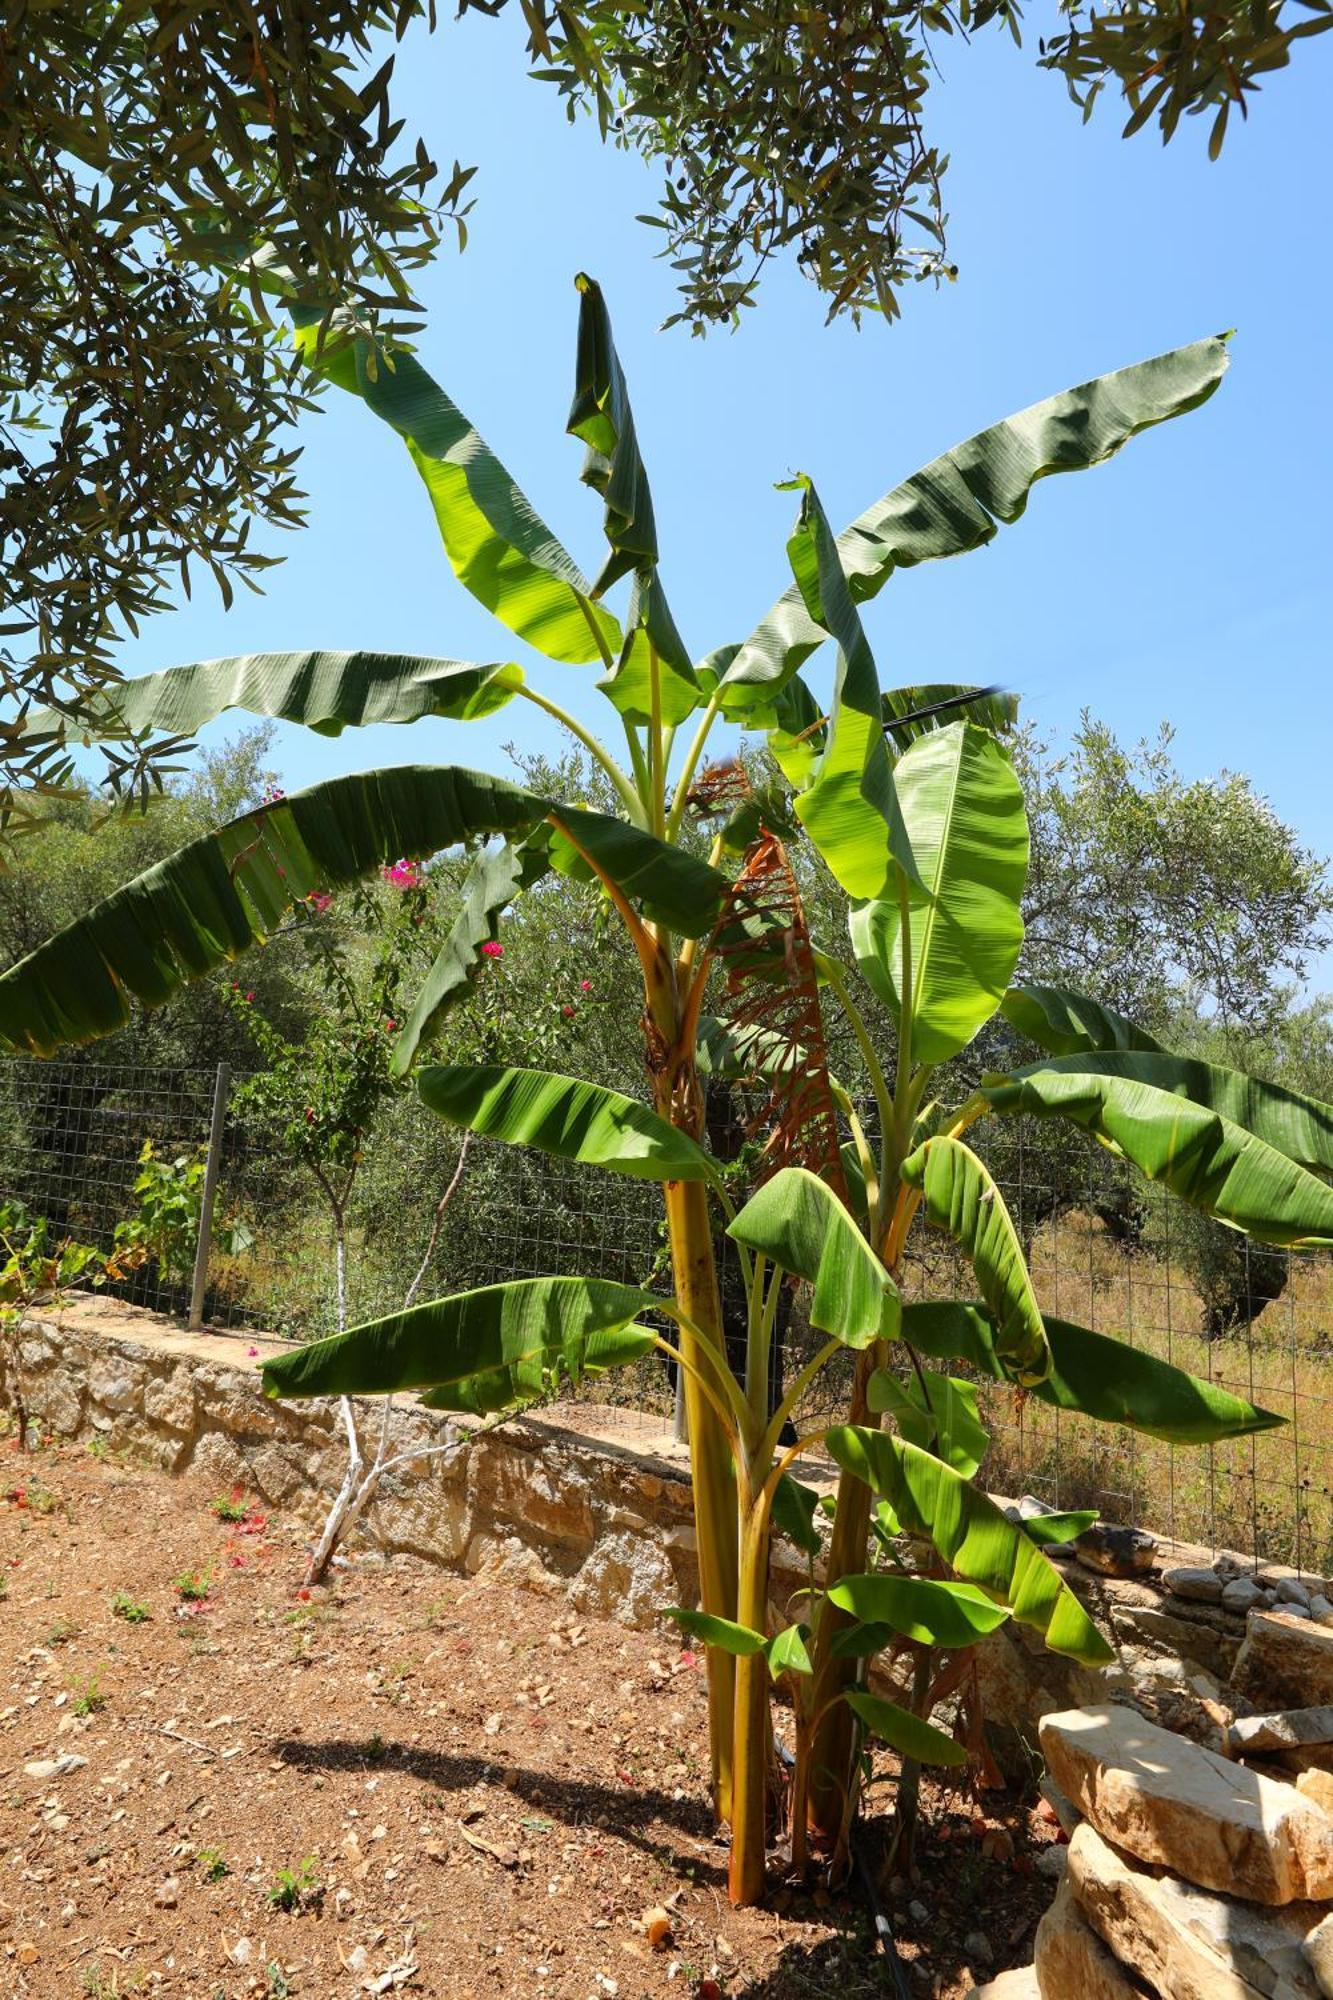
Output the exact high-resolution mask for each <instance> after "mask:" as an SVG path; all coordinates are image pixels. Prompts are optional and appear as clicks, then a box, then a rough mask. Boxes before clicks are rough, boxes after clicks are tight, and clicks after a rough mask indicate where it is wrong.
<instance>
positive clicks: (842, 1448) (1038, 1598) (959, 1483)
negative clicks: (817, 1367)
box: [827, 1424, 1115, 1666]
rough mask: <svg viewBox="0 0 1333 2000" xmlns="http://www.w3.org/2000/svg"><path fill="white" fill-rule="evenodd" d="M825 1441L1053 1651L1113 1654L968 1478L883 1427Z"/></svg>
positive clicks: (845, 1431) (1094, 1656) (844, 1429)
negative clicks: (1038, 1635) (1041, 1637)
mask: <svg viewBox="0 0 1333 2000" xmlns="http://www.w3.org/2000/svg"><path fill="white" fill-rule="evenodd" d="M827 1444H828V1448H829V1450H830V1451H831V1452H832V1454H833V1457H834V1458H835V1459H836V1460H837V1462H838V1464H839V1465H840V1466H842V1468H843V1470H844V1471H846V1472H850V1473H852V1474H853V1475H854V1476H855V1477H857V1478H858V1479H863V1480H864V1481H865V1482H866V1484H867V1485H868V1486H869V1487H871V1489H872V1490H873V1491H874V1492H876V1493H878V1494H879V1495H880V1496H881V1497H882V1498H883V1499H885V1500H887V1501H888V1502H889V1504H890V1506H892V1507H893V1508H894V1510H895V1511H896V1513H897V1515H898V1517H899V1519H900V1520H901V1522H902V1524H903V1527H904V1528H905V1529H906V1530H907V1532H908V1533H909V1534H915V1535H921V1536H924V1537H926V1538H927V1539H928V1540H929V1541H930V1542H931V1543H932V1544H933V1546H934V1548H935V1551H936V1553H937V1554H938V1555H940V1556H941V1557H942V1558H943V1560H944V1561H945V1562H946V1563H948V1564H949V1565H950V1567H951V1568H952V1569H953V1570H954V1571H955V1572H956V1573H957V1575H958V1576H959V1577H961V1578H962V1579H963V1581H964V1582H965V1583H975V1584H979V1585H980V1586H981V1588H982V1590H984V1591H985V1592H986V1594H987V1595H988V1596H990V1597H993V1598H994V1599H995V1600H996V1602H997V1603H1000V1604H1004V1605H1006V1606H1007V1607H1008V1608H1009V1610H1010V1611H1011V1612H1012V1613H1013V1615H1014V1617H1015V1618H1017V1619H1018V1621H1019V1623H1020V1624H1023V1625H1030V1626H1032V1627H1033V1628H1034V1629H1035V1630H1037V1631H1039V1632H1041V1633H1042V1634H1043V1635H1044V1637H1045V1640H1046V1644H1047V1645H1048V1646H1049V1647H1050V1648H1051V1650H1052V1652H1055V1653H1066V1654H1068V1655H1069V1656H1070V1657H1071V1658H1072V1659H1076V1660H1083V1661H1084V1662H1086V1663H1087V1664H1088V1665H1089V1666H1104V1665H1106V1664H1107V1663H1108V1662H1109V1661H1110V1660H1113V1659H1114V1658H1115V1654H1114V1652H1113V1651H1112V1649H1111V1647H1110V1646H1109V1645H1108V1644H1107V1642H1106V1640H1105V1639H1104V1638H1103V1637H1102V1635H1101V1633H1100V1632H1099V1631H1098V1630H1097V1627H1096V1626H1095V1625H1094V1624H1093V1622H1092V1620H1091V1619H1090V1618H1089V1616H1088V1614H1087V1612H1086V1611H1085V1610H1084V1609H1083V1606H1082V1605H1081V1604H1080V1603H1079V1601H1078V1599H1077V1598H1076V1597H1075V1596H1074V1593H1073V1592H1072V1591H1071V1590H1070V1589H1069V1587H1068V1585H1067V1584H1066V1583H1065V1582H1064V1581H1063V1579H1062V1578H1061V1576H1060V1573H1059V1571H1058V1570H1057V1569H1056V1568H1055V1566H1054V1564H1052V1563H1051V1562H1049V1561H1048V1560H1047V1558H1046V1557H1045V1556H1044V1555H1042V1554H1041V1552H1040V1551H1039V1550H1038V1549H1037V1548H1036V1546H1035V1545H1034V1544H1033V1543H1032V1542H1031V1541H1030V1540H1029V1539H1028V1537H1027V1536H1026V1535H1025V1534H1023V1532H1022V1531H1021V1529H1019V1528H1017V1527H1016V1526H1015V1525H1014V1523H1013V1522H1012V1521H1010V1520H1009V1519H1008V1517H1007V1516H1006V1515H1005V1514H1003V1513H1002V1512H1001V1511H1000V1509H999V1508H998V1507H997V1506H996V1505H995V1502H994V1501H993V1500H991V1499H990V1498H989V1496H988V1495H987V1494H985V1493H982V1492H981V1491H980V1490H979V1489H978V1488H977V1487H975V1486H973V1485H972V1484H971V1483H970V1482H969V1481H968V1480H966V1479H962V1478H960V1477H959V1475H958V1474H957V1473H956V1472H954V1471H952V1470H951V1469H950V1467H949V1466H947V1465H945V1464H944V1463H943V1462H942V1461H941V1460H940V1459H938V1458H933V1457H932V1456H931V1455H930V1453H928V1452H924V1451H920V1450H918V1448H917V1447H916V1446H915V1445H913V1444H908V1443H906V1442H905V1441H904V1440H903V1439H902V1438H895V1437H891V1436H890V1435H889V1433H888V1432H887V1431H872V1430H865V1429H862V1428H860V1427H859V1426H857V1425H853V1424H847V1425H843V1426H840V1427H838V1428H836V1429H834V1430H831V1431H830V1432H829V1433H828V1437H827Z"/></svg>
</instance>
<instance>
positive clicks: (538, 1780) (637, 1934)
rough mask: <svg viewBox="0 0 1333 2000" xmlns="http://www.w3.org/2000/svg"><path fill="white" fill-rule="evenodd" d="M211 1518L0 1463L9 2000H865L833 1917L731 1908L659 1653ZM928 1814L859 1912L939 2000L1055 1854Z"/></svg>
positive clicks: (1025, 1910) (154, 1485)
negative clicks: (318, 1584)
mask: <svg viewBox="0 0 1333 2000" xmlns="http://www.w3.org/2000/svg"><path fill="white" fill-rule="evenodd" d="M219 1497H221V1498H223V1499H224V1500H226V1501H228V1502H229V1503H230V1502H231V1500H232V1496H217V1495H214V1494H212V1493H210V1492H208V1491H207V1490H201V1489H200V1488H199V1487H198V1486H197V1485H195V1484H193V1483H191V1482H188V1481H185V1482H173V1481H171V1480H169V1479H167V1478H165V1477H164V1476H162V1475H161V1474H159V1473H157V1472H154V1471H148V1470H142V1469H137V1468H136V1467H134V1466H133V1465H131V1464H127V1463H125V1462H123V1461H118V1460H113V1459H109V1458H98V1457H97V1456H95V1455H94V1454H93V1453H90V1452H89V1451H88V1450H87V1449H86V1448H85V1447H82V1446H73V1445H70V1446H59V1447H50V1446H48V1447H47V1448H46V1449H44V1450H42V1451H40V1452H38V1453H35V1454H30V1455H28V1456H26V1457H24V1458H22V1459H20V1458H19V1457H18V1456H17V1454H16V1453H15V1452H14V1451H13V1449H12V1445H11V1444H8V1443H5V1444H0V1992H2V1993H3V1994H4V1995H5V1996H6V2000H10V1996H13V2000H48V1996H49V2000H56V1996H59V2000H65V1996H71V1995H72V1996H88V1995H91V1996H100V2000H111V1996H114V1995H128V1994H139V1993H144V1994H148V1993H162V1994H171V1995H176V1994H180V1995H200V1996H205V2000H240V1996H247V2000H248V1996H250V1995H254V1994H259V1995H264V1996H268V2000H283V1996H287V1995H292V1996H295V1995H300V1996H302V2000H307V1996H330V2000H343V1996H348V2000H350V1997H351V1996H353V1995H360V1994H363V1993H371V1994H379V1993H398V1992H402V1993H407V1994H414V1995H440V1996H456V1995H457V1996H462V1995H469V1996H472V1995H476V1996H483V2000H484V1996H488V1995H497V1996H498V1995H517V1994H520V1993H521V1994H522V1995H524V1996H525V2000H528V1996H531V1995H534V1994H536V1995H539V1996H543V1995H549V1996H551V1997H552V2000H616V1996H620V2000H649V1996H658V1995H661V1996H664V1997H665V1996H673V2000H721V1995H722V1994H740V1993H745V1994H750V1995H760V1994H762V1995H765V1996H771V2000H798V1996H806V1995H809V1996H814V1995H824V1994H827V1993H829V1992H831V1991H837V1992H838V1993H839V1994H840V1996H843V2000H859V1997H860V1996H863V1995H864V1996H869V1995H871V1994H880V1993H884V1992H885V1991H889V1992H892V1990H893V1988H892V1985H891V1983H890V1981H889V1970H890V1969H889V1967H888V1966H887V1965H886V1964H885V1962H884V1960H883V1959H882V1958H877V1957H876V1956H875V1951H874V1944H873V1934H872V1930H871V1926H870V1922H869V1919H868V1916H867V1913H866V1909H865V1906H864V1904H863V1903H862V1901H861V1900H860V1898H859V1897H855V1896H850V1895H849V1896H846V1897H837V1896H830V1895H829V1894H828V1893H827V1892H825V1891H817V1892H815V1893H814V1894H806V1893H803V1892H802V1893H797V1892H795V1891H793V1890H791V1889H790V1888H787V1889H783V1888H781V1887H779V1888H778V1889H777V1891H776V1893H775V1897H774V1903H773V1907H772V1908H770V1909H769V1910H767V1911H733V1910H731V1909H730V1908H729V1907H728V1905H727V1901H726V1894H725V1865H726V1854H725V1849H724V1848H723V1847H722V1846H721V1845H720V1844H719V1843H718V1842H717V1841H716V1840H715V1839H714V1837H713V1834H712V1829H711V1824H710V1816H709V1811H708V1804H707V1783H706V1768H705V1761H704V1759H705V1752H706V1729H705V1709H704V1675H703V1663H702V1660H701V1659H698V1658H696V1656H695V1655H694V1654H692V1653H690V1652H688V1651H682V1650H681V1649H680V1646H679V1642H678V1640H677V1639H675V1638H673V1637H672V1636H670V1635H669V1632H668V1629H667V1628H665V1627H664V1628H663V1629H662V1631H660V1632H658V1633H640V1632H626V1631H625V1630H623V1629H622V1628H620V1627H618V1626H615V1625H597V1624H594V1623H592V1622H587V1623H581V1622H580V1621H578V1620H577V1619H575V1618H574V1617H572V1616H571V1615H570V1614H569V1611H568V1607H567V1605H565V1604H564V1603H563V1602H561V1601H560V1600H559V1599H558V1598H552V1599H546V1598H543V1597H540V1596H537V1595H534V1594H533V1593H531V1592H526V1591H512V1590H508V1589H502V1588H498V1587H495V1586H492V1585H490V1584H488V1583H486V1582H484V1581H482V1580H479V1579H466V1578H460V1577H454V1576H450V1575H446V1574H444V1573H442V1572H440V1571H439V1570H436V1569H432V1568H430V1567H428V1566H426V1565H425V1564H421V1563H416V1562H413V1561H411V1560H408V1559H405V1558H404V1559H396V1560H394V1561H393V1562H391V1563H385V1562H383V1561H382V1560H375V1559H373V1558H371V1557H368V1556H359V1557H358V1558H357V1559H356V1560H354V1561H352V1562H350V1563H348V1564H346V1565H344V1566H343V1567H342V1568H340V1569H339V1570H338V1571H337V1572H336V1576H335V1581H334V1582H333V1584H332V1586H331V1587H330V1588H328V1589H326V1590H320V1591H316V1592H313V1593H311V1592H307V1591H304V1590H301V1589H299V1588H297V1585H298V1583H299V1578H300V1574H301V1556H302V1550H303V1547H304V1536H303V1534H302V1532H301V1531H300V1530H299V1529H298V1528H297V1527H296V1526H295V1525H294V1524H289V1523H284V1522H283V1521H281V1520H279V1519H276V1518H272V1517H265V1516H263V1515H262V1514H258V1513H255V1512H247V1511H246V1505H245V1501H244V1498H243V1496H238V1504H236V1505H235V1506H232V1507H231V1511H232V1512H236V1513H241V1514H242V1515H243V1516H244V1518H241V1519H236V1520H224V1519H221V1518H219V1516H218V1514H217V1512H216V1511H215V1508H214V1504H213V1503H214V1502H215V1501H217V1500H218V1499H219ZM926 1809H927V1826H926V1831H925V1837H924V1841H923V1845H922V1851H921V1854H920V1879H919V1881H918V1882H917V1883H915V1884H909V1885H908V1886H907V1887H906V1889H904V1890H902V1892H901V1893H900V1895H899V1897H898V1899H897V1900H896V1901H894V1900H890V1901H889V1902H888V1903H887V1905H886V1907H887V1908H888V1910H889V1912H890V1914H891V1916H892V1919H893V1923H894V1927H895V1929H896V1931H897V1933H898V1936H899V1940H900V1946H901V1951H902V1954H903V1957H904V1959H905V1960H907V1961H908V1962H909V1963H908V1967H907V1971H908V1985H909V1988H910V1990H911V1991H912V1992H913V1994H920V1995H922V1996H927V1995H929V1996H936V2000H957V1996H960V1995H962V1994H964V1993H966V1992H968V1991H969V1990H970V1988H971V1978H970V1976H969V1971H970V1969H975V1970H976V1972H977V1974H978V1976H979V1977H984V1976H986V1975H987V1974H988V1973H989V1972H991V1971H993V1970H995V1969H998V1968H1000V1967H1002V1966H1005V1965H1009V1964H1017V1963H1023V1962H1026V1961H1028V1960H1030V1958H1031V1948H1032V1929H1033V1927H1034V1925H1035V1922H1036V1919H1037V1917H1038V1915H1039V1914H1040V1911H1041V1909H1042V1907H1043V1906H1044V1904H1045V1902H1046V1901H1047V1900H1048V1898H1049V1895H1050V1888H1049V1885H1048V1884H1047V1883H1046V1882H1044V1881H1043V1880H1042V1879H1041V1878H1040V1877H1039V1876H1037V1875H1035V1874H1034V1872H1033V1861H1034V1856H1035V1853H1036V1852H1037V1851H1038V1850H1039V1848H1040V1846H1041V1845H1042V1844H1043V1843H1045V1842H1047V1841H1049V1840H1050V1838H1051V1837H1052V1836H1051V1832H1050V1829H1049V1827H1048V1826H1047V1825H1046V1824H1045V1823H1044V1822H1043V1821H1042V1820H1041V1819H1040V1817H1039V1816H1037V1815H1036V1814H1034V1813H1032V1812H1031V1811H1030V1810H1029V1806H1028V1804H1026V1803H1024V1802H1022V1801H1019V1800H1018V1799H1016V1798H1015V1797H1012V1796H1008V1795H996V1794H990V1795H987V1799H986V1806H985V1811H984V1812H981V1811H979V1810H978V1809H977V1807H976V1805H975V1803H974V1802H973V1801H972V1800H970V1799H969V1798H968V1797H966V1796H965V1795H963V1794H961V1793H959V1792H956V1791H955V1792H941V1791H936V1790H933V1789H932V1790H929V1791H928V1796H927V1802H926ZM654 1909H657V1910H662V1909H664V1910H665V1911H666V1913H667V1917H668V1919H669V1929H668V1930H667V1931H666V1934H665V1935H664V1936H663V1937H662V1939H661V1941H660V1942H659V1943H657V1944H656V1945H654V1943H653V1942H651V1941H650V1936H649V1934H648V1931H647V1929H646V1927H645V1926H646V1922H647V1919H648V1913H649V1912H650V1911H652V1910H654ZM653 1928H654V1932H656V1930H657V1929H660V1928H661V1924H660V1919H659V1921H658V1923H657V1924H656V1925H654V1927H653ZM977 1932H980V1933H982V1934H983V1935H984V1937H985V1939H986V1940H987V1942H988V1945H989V1948H990V1951H991V1955H992V1961H993V1962H992V1963H991V1964H989V1965H988V1964H986V1963H985V1962H984V1957H983V1958H982V1959H981V1960H978V1959H977V1957H976V1953H975V1950H974V1951H973V1958H972V1960H971V1961H969V1958H968V1956H967V1952H966V1951H965V1939H967V1938H968V1937H969V1935H972V1934H975V1933H977ZM974 1945H975V1938H974Z"/></svg>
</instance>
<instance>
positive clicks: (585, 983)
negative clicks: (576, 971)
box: [579, 979, 592, 993]
mask: <svg viewBox="0 0 1333 2000" xmlns="http://www.w3.org/2000/svg"><path fill="white" fill-rule="evenodd" d="M579 992H580V993H591V992H592V981H591V979H580V981H579Z"/></svg>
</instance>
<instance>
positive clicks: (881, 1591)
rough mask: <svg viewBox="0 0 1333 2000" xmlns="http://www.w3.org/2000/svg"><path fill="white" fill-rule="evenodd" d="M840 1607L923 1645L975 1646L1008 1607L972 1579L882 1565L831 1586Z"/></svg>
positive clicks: (1000, 1620)
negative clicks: (944, 1578)
mask: <svg viewBox="0 0 1333 2000" xmlns="http://www.w3.org/2000/svg"><path fill="white" fill-rule="evenodd" d="M829 1596H830V1597H831V1598H832V1600H833V1602H834V1603H835V1604H836V1605H837V1607H838V1609H839V1610H840V1611H850V1613H851V1614H852V1616H853V1618H859V1619H861V1620H862V1621H863V1622H864V1623H865V1624H867V1625H887V1626H889V1628H890V1629H891V1630H892V1631H894V1632H900V1633H901V1634H902V1635H903V1637H904V1638H905V1639H915V1640H916V1642H917V1643H918V1645H922V1646H951V1647H953V1646H974V1645H975V1644H976V1642H977V1640H978V1639H984V1638H985V1636H986V1634H987V1633H988V1632H994V1631H996V1630H997V1629H998V1628H999V1627H1000V1626H1001V1625H1003V1624H1004V1623H1005V1621H1006V1619H1007V1618H1008V1616H1009V1612H1008V1610H1007V1609H1006V1607H1005V1606H1004V1605H1002V1604H996V1603H995V1601H994V1599H993V1598H990V1597H987V1595H986V1593H985V1591H984V1590H979V1589H978V1588H977V1586H976V1584H974V1583H940V1582H938V1581H936V1580H934V1579H932V1578H930V1577H924V1576H893V1575H890V1574H889V1573H888V1572H887V1571H880V1572H878V1573H875V1574H870V1575H865V1576H844V1577H843V1578H842V1579H841V1581H840V1582H838V1583H835V1584H834V1585H833V1587H832V1588H831V1589H830V1591H829Z"/></svg>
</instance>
